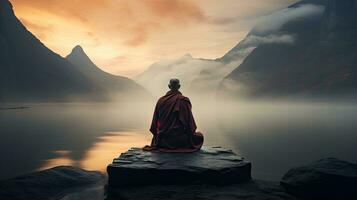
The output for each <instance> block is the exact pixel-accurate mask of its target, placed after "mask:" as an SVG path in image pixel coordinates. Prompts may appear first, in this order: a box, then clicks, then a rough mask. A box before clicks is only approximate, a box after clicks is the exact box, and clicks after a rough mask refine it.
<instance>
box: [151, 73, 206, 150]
mask: <svg viewBox="0 0 357 200" xmlns="http://www.w3.org/2000/svg"><path fill="white" fill-rule="evenodd" d="M168 86H169V88H170V91H168V92H167V93H166V95H165V96H163V97H161V98H160V99H159V100H158V102H157V104H156V107H155V112H154V116H153V119H152V123H151V128H150V132H151V133H152V134H153V138H152V141H151V145H150V146H145V147H144V150H147V151H161V152H177V153H185V152H194V151H198V150H199V149H200V148H201V147H202V144H203V135H202V133H200V132H196V128H197V126H196V123H195V120H194V118H193V115H192V106H191V102H190V99H189V98H187V97H185V96H183V95H182V94H181V92H180V91H179V89H180V87H181V85H180V81H179V80H178V79H171V80H170V83H169V85H168Z"/></svg>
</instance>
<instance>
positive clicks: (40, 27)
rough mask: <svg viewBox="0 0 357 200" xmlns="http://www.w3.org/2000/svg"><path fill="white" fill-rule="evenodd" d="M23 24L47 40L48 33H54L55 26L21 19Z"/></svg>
mask: <svg viewBox="0 0 357 200" xmlns="http://www.w3.org/2000/svg"><path fill="white" fill-rule="evenodd" d="M20 20H21V21H22V23H23V24H24V25H25V26H26V27H27V28H29V29H31V30H34V31H36V33H37V35H38V37H40V38H43V39H46V38H47V35H48V33H53V26H51V25H46V24H41V23H39V22H34V21H29V20H27V19H24V18H20Z"/></svg>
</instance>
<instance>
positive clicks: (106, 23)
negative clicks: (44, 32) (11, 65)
mask: <svg viewBox="0 0 357 200" xmlns="http://www.w3.org/2000/svg"><path fill="white" fill-rule="evenodd" d="M13 2H14V4H15V5H16V7H17V8H20V9H21V8H27V9H35V10H41V11H43V12H48V13H50V14H51V15H57V16H60V17H64V18H67V19H70V20H75V21H79V22H80V23H82V26H86V27H87V28H89V29H90V30H91V32H95V33H97V34H98V33H99V34H100V33H102V34H104V35H106V34H108V33H111V34H117V35H120V37H121V39H122V40H123V41H122V44H123V45H127V46H134V47H136V46H140V45H142V44H144V43H145V42H146V41H147V40H148V38H149V37H150V35H151V34H152V33H153V32H158V31H163V30H166V29H172V28H177V27H180V26H188V25H190V24H195V23H204V22H205V21H207V22H208V21H209V19H208V17H207V16H205V14H204V12H203V11H202V9H201V8H200V7H199V6H198V5H197V4H195V3H194V2H193V1H189V0H170V1H167V0H146V1H141V0H130V1H114V0H91V1H87V0H76V1H72V0H61V1H57V0H31V1H28V0H13ZM69 23H70V22H69Z"/></svg>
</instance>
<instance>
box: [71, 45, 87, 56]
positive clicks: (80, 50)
mask: <svg viewBox="0 0 357 200" xmlns="http://www.w3.org/2000/svg"><path fill="white" fill-rule="evenodd" d="M71 54H75V55H77V56H78V55H86V53H85V52H84V50H83V48H82V47H81V46H80V45H77V46H75V47H74V48H73V49H72V52H71V53H70V55H71Z"/></svg>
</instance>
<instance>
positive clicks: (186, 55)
mask: <svg viewBox="0 0 357 200" xmlns="http://www.w3.org/2000/svg"><path fill="white" fill-rule="evenodd" d="M182 58H193V57H192V55H191V54H190V53H186V54H185V55H183V56H182Z"/></svg>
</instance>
